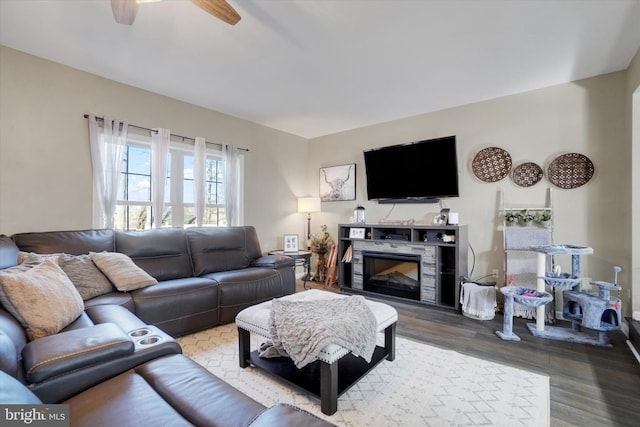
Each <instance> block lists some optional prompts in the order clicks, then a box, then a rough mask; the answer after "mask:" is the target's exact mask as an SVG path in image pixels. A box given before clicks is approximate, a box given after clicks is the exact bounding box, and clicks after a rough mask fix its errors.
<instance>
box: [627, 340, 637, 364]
mask: <svg viewBox="0 0 640 427" xmlns="http://www.w3.org/2000/svg"><path fill="white" fill-rule="evenodd" d="M627 345H628V346H629V348H630V349H631V353H633V355H634V356H635V357H636V360H637V361H638V364H640V354H638V351H637V350H636V348H635V347H634V346H633V343H632V342H631V341H629V340H627Z"/></svg>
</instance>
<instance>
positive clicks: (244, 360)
mask: <svg viewBox="0 0 640 427" xmlns="http://www.w3.org/2000/svg"><path fill="white" fill-rule="evenodd" d="M250 346H251V339H250V334H249V331H247V330H246V329H242V328H238V355H239V359H240V360H239V362H240V367H241V368H246V367H247V366H249V355H250V353H251V349H250V348H249V347H250Z"/></svg>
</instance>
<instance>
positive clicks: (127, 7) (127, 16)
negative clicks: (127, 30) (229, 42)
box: [111, 0, 240, 25]
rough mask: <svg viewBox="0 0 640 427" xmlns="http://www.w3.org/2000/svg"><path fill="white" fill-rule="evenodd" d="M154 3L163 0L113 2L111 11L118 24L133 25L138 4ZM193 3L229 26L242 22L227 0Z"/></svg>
mask: <svg viewBox="0 0 640 427" xmlns="http://www.w3.org/2000/svg"><path fill="white" fill-rule="evenodd" d="M154 1H161V0H111V11H112V12H113V17H114V18H115V20H116V22H117V23H118V24H124V25H131V24H133V21H135V19H136V13H138V4H139V3H151V2H154ZM191 2H192V3H193V4H195V5H196V6H198V7H199V8H201V9H203V10H204V11H205V12H207V13H209V14H211V15H213V16H215V17H216V18H218V19H221V20H223V21H224V22H226V23H227V24H229V25H235V24H237V23H238V21H239V20H240V15H238V12H236V11H235V9H234V8H233V7H231V5H230V4H229V3H227V2H226V1H225V0H191Z"/></svg>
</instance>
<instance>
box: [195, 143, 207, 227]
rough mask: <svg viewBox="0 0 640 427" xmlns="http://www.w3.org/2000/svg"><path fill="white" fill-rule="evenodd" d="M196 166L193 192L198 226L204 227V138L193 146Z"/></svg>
mask: <svg viewBox="0 0 640 427" xmlns="http://www.w3.org/2000/svg"><path fill="white" fill-rule="evenodd" d="M193 152H194V165H193V183H194V186H193V191H194V193H195V194H194V195H193V196H194V200H195V203H196V225H197V226H198V227H202V221H203V218H204V208H205V203H206V200H205V191H206V185H205V165H206V159H207V144H206V141H205V139H204V138H202V137H200V136H198V137H196V143H195V145H194V146H193Z"/></svg>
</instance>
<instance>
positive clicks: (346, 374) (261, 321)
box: [236, 289, 398, 415]
mask: <svg viewBox="0 0 640 427" xmlns="http://www.w3.org/2000/svg"><path fill="white" fill-rule="evenodd" d="M332 298H347V296H345V295H340V294H337V293H334V292H327V291H320V290H316V289H312V290H308V291H304V292H298V293H295V294H292V295H287V296H285V297H282V298H281V299H282V300H286V301H318V300H322V299H332ZM366 303H367V306H368V307H369V308H370V309H371V311H372V312H373V314H374V316H375V318H376V321H377V331H378V332H384V347H381V346H376V349H375V351H374V354H373V357H372V358H371V362H369V363H367V362H366V361H365V360H364V359H362V358H360V357H356V356H354V355H353V354H351V352H350V351H349V350H347V349H346V348H344V347H341V346H339V345H336V344H329V345H327V346H325V347H324V348H323V349H322V351H321V352H320V355H319V360H318V361H316V362H314V363H311V364H309V365H307V366H304V367H303V368H302V369H297V368H296V367H295V365H294V363H293V361H291V359H288V358H286V357H278V358H269V359H265V358H261V357H259V356H258V352H257V351H251V349H250V334H251V333H254V334H257V335H260V336H262V337H264V338H266V339H270V338H271V337H270V333H269V315H270V313H271V305H272V303H271V301H267V302H263V303H262V304H258V305H254V306H252V307H248V308H246V309H244V310H242V311H241V312H240V313H238V315H237V316H236V325H237V327H238V337H239V343H238V345H239V354H240V360H239V362H240V367H242V368H246V367H248V366H249V365H250V364H252V365H254V366H257V367H259V368H261V369H263V370H265V371H267V372H269V373H271V374H273V375H276V376H277V377H279V378H282V379H284V380H286V381H287V382H289V383H290V384H292V385H293V386H296V387H298V388H302V389H303V390H305V391H307V392H308V393H310V394H311V395H312V396H315V397H316V398H319V399H320V408H321V410H322V413H324V414H327V415H332V414H334V413H335V412H336V411H337V410H338V397H339V396H341V395H342V394H343V393H344V392H346V391H347V390H348V389H349V388H350V387H351V386H352V385H353V384H355V383H356V382H358V380H360V378H362V377H364V376H365V375H366V374H367V373H368V372H369V371H370V370H371V369H373V368H374V367H375V366H376V365H377V364H378V363H380V362H381V361H382V360H383V359H385V358H386V359H387V360H390V361H393V360H394V359H395V339H396V322H397V321H398V312H397V311H396V310H395V309H394V308H393V307H391V306H389V305H387V304H383V303H381V302H375V301H369V300H367V301H366ZM318 366H319V369H318Z"/></svg>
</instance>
